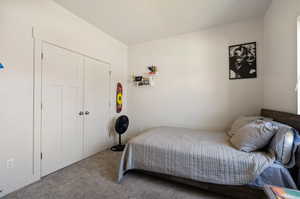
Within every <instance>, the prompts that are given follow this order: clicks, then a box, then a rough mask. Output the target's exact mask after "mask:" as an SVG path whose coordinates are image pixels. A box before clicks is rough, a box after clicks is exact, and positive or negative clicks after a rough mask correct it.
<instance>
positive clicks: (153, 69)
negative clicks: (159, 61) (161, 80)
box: [148, 65, 157, 75]
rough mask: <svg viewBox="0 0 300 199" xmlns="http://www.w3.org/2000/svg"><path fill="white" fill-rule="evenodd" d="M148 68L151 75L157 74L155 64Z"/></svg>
mask: <svg viewBox="0 0 300 199" xmlns="http://www.w3.org/2000/svg"><path fill="white" fill-rule="evenodd" d="M148 69H149V70H150V72H149V75H155V74H156V73H157V67H156V66H154V65H152V66H149V67H148Z"/></svg>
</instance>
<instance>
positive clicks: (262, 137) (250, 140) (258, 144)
mask: <svg viewBox="0 0 300 199" xmlns="http://www.w3.org/2000/svg"><path fill="white" fill-rule="evenodd" d="M277 129H278V127H277V126H276V125H274V124H273V123H272V122H266V121H263V120H255V121H253V122H251V123H249V124H246V125H244V126H243V127H241V128H239V129H238V130H237V131H236V132H235V134H234V135H233V136H232V137H231V139H230V142H231V143H232V144H233V146H234V147H235V148H237V149H238V150H241V151H245V152H252V151H256V150H258V149H261V148H263V147H265V146H266V145H268V144H269V142H270V140H271V138H272V137H273V135H274V134H275V132H276V130H277Z"/></svg>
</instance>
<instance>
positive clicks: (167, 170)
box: [119, 127, 274, 185]
mask: <svg viewBox="0 0 300 199" xmlns="http://www.w3.org/2000/svg"><path fill="white" fill-rule="evenodd" d="M228 138H229V137H228V136H227V135H226V133H224V132H209V131H195V130H190V129H184V128H171V127H160V128H154V129H150V130H148V131H146V132H144V133H143V134H141V135H139V136H137V137H135V138H133V139H131V140H130V141H129V143H128V144H127V146H126V148H125V151H124V152H123V156H122V159H121V163H120V170H119V181H121V179H122V177H123V176H124V174H125V172H126V171H128V170H132V169H138V170H145V171H151V172H156V173H161V174H168V175H173V176H177V177H182V178H187V179H192V180H196V181H201V182H209V183H217V184H227V185H245V184H249V183H250V182H252V181H254V180H255V179H256V177H257V176H259V175H260V174H261V173H262V172H263V170H264V169H266V168H267V167H269V166H271V165H272V163H273V162H274V158H273V157H272V156H271V155H270V154H268V153H264V152H253V153H246V152H242V151H239V150H236V149H235V148H233V147H232V146H231V145H230V143H229V142H228Z"/></svg>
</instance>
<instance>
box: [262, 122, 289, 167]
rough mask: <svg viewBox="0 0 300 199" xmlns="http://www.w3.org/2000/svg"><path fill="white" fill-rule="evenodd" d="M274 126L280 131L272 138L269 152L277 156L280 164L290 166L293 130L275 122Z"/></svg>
mask: <svg viewBox="0 0 300 199" xmlns="http://www.w3.org/2000/svg"><path fill="white" fill-rule="evenodd" d="M273 124H275V125H277V126H278V130H277V132H276V133H275V135H274V137H273V138H272V140H271V142H270V145H269V147H268V150H269V152H271V153H272V154H274V155H275V157H276V160H277V161H278V162H281V163H282V164H288V163H289V161H290V159H291V157H292V153H293V145H294V131H293V128H292V127H290V126H288V125H285V124H282V123H279V122H273Z"/></svg>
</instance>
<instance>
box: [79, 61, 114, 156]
mask: <svg viewBox="0 0 300 199" xmlns="http://www.w3.org/2000/svg"><path fill="white" fill-rule="evenodd" d="M84 79H85V89H84V90H85V94H84V96H85V98H84V99H85V100H84V104H85V105H84V113H85V117H84V118H85V120H84V138H85V141H84V149H85V150H84V151H85V153H84V154H85V157H88V156H90V155H93V154H95V153H97V152H99V151H101V150H103V149H105V148H106V147H108V145H109V131H108V121H109V86H110V75H109V65H108V64H105V63H101V62H98V61H95V60H92V59H89V58H85V78H84Z"/></svg>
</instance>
